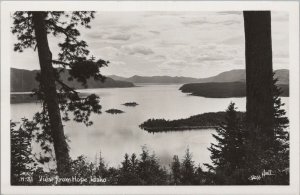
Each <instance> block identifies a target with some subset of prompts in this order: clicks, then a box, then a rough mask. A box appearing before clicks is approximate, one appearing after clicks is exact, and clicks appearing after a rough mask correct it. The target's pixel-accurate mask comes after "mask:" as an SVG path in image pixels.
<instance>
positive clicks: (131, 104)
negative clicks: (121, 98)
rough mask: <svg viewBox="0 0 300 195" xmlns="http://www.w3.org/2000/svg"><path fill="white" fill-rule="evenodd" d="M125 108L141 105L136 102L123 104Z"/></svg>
mask: <svg viewBox="0 0 300 195" xmlns="http://www.w3.org/2000/svg"><path fill="white" fill-rule="evenodd" d="M122 105H124V106H129V107H135V106H137V105H139V104H138V103H136V102H126V103H125V104H122Z"/></svg>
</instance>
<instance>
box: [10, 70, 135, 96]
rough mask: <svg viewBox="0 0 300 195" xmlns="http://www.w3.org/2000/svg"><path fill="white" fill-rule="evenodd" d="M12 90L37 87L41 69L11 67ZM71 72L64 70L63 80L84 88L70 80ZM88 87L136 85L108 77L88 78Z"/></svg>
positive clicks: (30, 89)
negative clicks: (98, 79)
mask: <svg viewBox="0 0 300 195" xmlns="http://www.w3.org/2000/svg"><path fill="white" fill-rule="evenodd" d="M10 71H11V77H10V83H11V88H10V91H11V92H29V91H32V90H33V89H37V88H38V85H39V83H38V82H37V81H36V79H35V78H36V74H37V73H38V72H40V71H39V70H25V69H17V68H11V69H10ZM68 77H69V73H68V72H67V71H64V72H62V73H61V74H60V78H61V80H62V81H63V82H64V83H65V84H66V85H68V86H69V87H72V88H75V89H84V88H85V87H84V86H83V85H82V84H81V83H79V82H78V81H76V79H74V80H73V81H69V80H68ZM87 86H88V88H124V87H134V86H135V85H134V84H133V83H131V82H128V81H117V80H114V79H112V78H109V77H106V79H105V81H104V82H101V81H95V80H94V79H92V78H90V79H88V80H87Z"/></svg>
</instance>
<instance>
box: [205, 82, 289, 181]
mask: <svg viewBox="0 0 300 195" xmlns="http://www.w3.org/2000/svg"><path fill="white" fill-rule="evenodd" d="M276 82H277V79H276V78H275V79H273V104H274V106H273V109H274V110H273V113H274V118H273V123H274V138H273V140H271V143H272V144H271V146H269V147H268V148H265V142H266V140H270V139H271V138H270V137H266V136H265V135H262V134H261V133H260V132H261V130H260V129H258V128H249V127H245V125H244V124H245V122H244V120H243V118H239V117H238V114H237V111H236V108H235V104H234V103H231V104H230V105H229V106H228V109H227V111H226V122H225V124H223V125H221V126H220V128H218V129H217V133H218V135H213V136H214V138H215V139H216V140H217V144H211V147H210V148H209V150H210V151H211V159H212V162H213V165H208V164H206V166H207V167H208V168H209V169H210V171H212V173H213V174H214V175H213V177H212V181H213V182H214V183H216V184H231V185H232V184H243V185H245V184H277V185H278V184H281V185H283V184H285V185H286V184H289V132H288V131H287V127H288V123H289V120H288V118H287V117H286V116H285V114H286V112H285V110H284V109H282V106H283V105H284V104H283V103H282V102H281V99H280V94H281V90H280V88H279V87H278V86H277V85H276ZM269 170H270V171H271V174H272V175H268V176H262V174H263V173H264V172H268V171H269ZM253 176H258V177H259V178H258V179H253ZM251 178H252V179H251Z"/></svg>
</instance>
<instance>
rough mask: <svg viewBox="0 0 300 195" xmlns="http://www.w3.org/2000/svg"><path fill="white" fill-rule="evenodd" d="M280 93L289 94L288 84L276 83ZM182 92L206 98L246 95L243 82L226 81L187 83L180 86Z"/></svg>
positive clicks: (282, 94)
mask: <svg viewBox="0 0 300 195" xmlns="http://www.w3.org/2000/svg"><path fill="white" fill-rule="evenodd" d="M277 86H278V87H279V88H280V89H281V91H282V93H281V94H280V96H283V97H288V96H289V85H285V84H278V85H277ZM179 90H181V91H182V92H183V93H188V94H191V95H195V96H202V97H207V98H230V97H246V83H245V82H227V83H189V84H184V85H183V86H181V87H180V89H179Z"/></svg>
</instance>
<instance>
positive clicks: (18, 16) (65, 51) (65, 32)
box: [11, 11, 109, 153]
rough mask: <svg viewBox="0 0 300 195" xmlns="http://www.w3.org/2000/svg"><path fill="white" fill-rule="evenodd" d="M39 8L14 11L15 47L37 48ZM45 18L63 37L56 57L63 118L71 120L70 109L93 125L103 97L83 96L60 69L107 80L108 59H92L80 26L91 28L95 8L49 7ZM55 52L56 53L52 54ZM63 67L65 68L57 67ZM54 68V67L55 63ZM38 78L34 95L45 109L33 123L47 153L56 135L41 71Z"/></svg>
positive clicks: (50, 31)
mask: <svg viewBox="0 0 300 195" xmlns="http://www.w3.org/2000/svg"><path fill="white" fill-rule="evenodd" d="M35 13H36V12H31V11H17V12H14V13H13V15H12V19H13V26H12V29H11V31H12V33H13V34H14V35H16V37H17V40H18V42H17V43H16V44H14V50H15V51H18V52H22V51H23V50H24V49H27V48H33V49H34V51H35V50H36V47H37V46H38V45H37V40H36V35H35V30H34V24H33V16H34V14H35ZM41 13H42V14H41V15H40V16H41V17H43V18H42V19H43V22H44V24H45V28H46V31H47V34H48V36H54V37H60V38H62V39H59V40H62V41H60V42H59V43H58V47H59V48H60V50H59V53H58V56H57V57H58V58H57V59H52V63H53V65H55V66H56V68H54V67H53V72H54V75H51V76H52V77H54V79H55V81H56V84H57V86H60V87H58V93H57V94H56V95H57V97H58V103H59V108H60V110H61V112H62V113H63V116H62V120H64V121H69V120H70V116H69V113H72V115H73V120H74V121H76V122H83V123H84V124H85V125H87V126H89V125H92V121H90V120H89V117H90V115H91V113H96V114H100V113H101V106H100V105H99V102H100V98H99V97H98V96H96V95H95V94H91V95H89V96H87V97H80V96H79V94H78V92H76V91H75V90H74V89H73V88H71V87H69V86H67V85H66V84H65V83H63V82H62V80H61V79H60V73H61V72H63V71H65V69H68V71H69V73H70V78H69V79H70V80H72V79H77V81H80V82H82V84H83V85H86V82H87V79H88V78H90V77H92V78H94V79H96V80H101V81H103V80H104V77H103V76H102V75H101V73H100V68H101V67H104V66H107V65H108V63H109V62H108V61H105V60H102V59H99V60H97V61H96V60H95V58H94V57H91V58H90V59H88V55H89V50H88V48H87V47H88V45H87V43H86V42H85V41H83V40H80V32H79V26H82V27H84V28H90V22H91V20H92V19H93V18H94V12H93V11H74V12H62V11H48V12H41ZM50 55H52V54H50ZM57 67H61V68H57ZM51 68H52V67H51ZM36 79H37V81H39V83H40V85H39V88H38V89H33V95H34V96H36V97H37V99H38V100H41V102H42V111H40V112H38V113H36V114H35V115H34V117H33V120H32V123H34V124H35V125H36V126H37V127H40V128H41V130H40V131H37V134H36V136H37V140H39V141H40V143H41V147H42V149H44V150H45V152H46V153H51V152H52V151H51V145H52V144H53V139H52V135H51V129H50V120H49V113H48V112H49V108H48V107H47V104H46V103H45V98H46V97H45V86H43V84H42V82H41V75H40V74H37V77H36Z"/></svg>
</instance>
